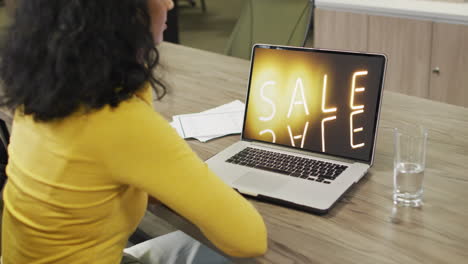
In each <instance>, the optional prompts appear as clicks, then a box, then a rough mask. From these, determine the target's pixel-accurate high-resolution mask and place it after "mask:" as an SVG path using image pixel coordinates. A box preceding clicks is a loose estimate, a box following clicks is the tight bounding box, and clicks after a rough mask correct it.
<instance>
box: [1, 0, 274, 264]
mask: <svg viewBox="0 0 468 264" xmlns="http://www.w3.org/2000/svg"><path fill="white" fill-rule="evenodd" d="M21 2H22V3H23V4H20V5H19V7H18V10H17V11H16V17H15V21H14V24H13V25H12V27H11V29H10V33H9V37H8V39H7V44H6V46H5V47H4V49H3V54H2V58H3V59H2V65H1V68H0V75H1V76H0V77H1V78H2V79H3V82H4V86H5V91H4V94H5V95H4V97H3V98H2V104H3V105H6V106H8V107H10V108H12V109H16V112H15V117H14V123H13V130H12V135H11V140H10V146H9V155H10V159H9V163H8V166H7V174H8V177H9V180H8V182H7V184H6V186H5V189H4V197H3V198H4V202H5V208H4V216H3V230H2V247H3V248H2V254H3V264H11V263H15V264H20V263H67V264H73V263H113V264H115V263H119V262H120V261H121V258H122V250H123V248H124V246H125V245H126V243H127V240H128V237H129V235H130V234H131V233H132V232H133V231H134V230H135V228H136V227H137V225H138V223H139V221H140V219H141V218H142V217H143V214H144V212H145V210H146V205H147V198H148V195H150V196H152V197H154V198H155V199H157V200H159V201H161V202H162V203H164V204H166V205H167V206H168V207H170V208H172V209H173V210H175V211H176V212H177V213H179V214H180V215H182V216H184V217H185V218H187V219H189V220H190V221H192V222H193V223H194V224H195V225H197V226H198V227H199V228H200V229H201V231H202V232H203V233H204V234H205V236H206V237H207V238H208V239H209V240H210V241H211V242H212V243H213V244H214V245H216V246H217V247H218V248H219V249H220V250H222V251H223V252H225V253H226V254H228V255H231V256H237V257H252V256H257V255H261V254H263V253H264V252H265V251H266V229H265V225H264V223H263V220H262V218H261V217H260V215H259V214H258V212H257V211H256V210H255V208H254V207H253V206H252V205H251V204H250V203H249V202H247V201H246V200H245V199H244V198H243V197H242V196H240V195H239V194H237V193H236V192H235V191H233V190H232V189H231V188H230V187H229V186H227V185H225V184H224V183H223V182H222V181H221V180H220V179H219V178H218V177H217V176H216V175H214V174H213V173H212V172H211V171H210V170H209V168H208V167H207V166H206V165H205V164H204V162H202V161H201V160H200V159H199V158H198V157H197V156H196V155H195V154H194V153H193V151H192V150H191V149H190V148H189V147H188V145H187V144H186V143H185V142H184V141H183V140H182V139H180V137H179V136H178V135H177V134H176V132H175V131H174V130H173V129H172V128H171V127H170V126H169V124H168V123H167V122H166V121H165V120H164V118H163V117H161V115H159V114H158V113H157V112H155V111H154V110H153V106H152V101H153V100H152V93H151V89H150V88H151V87H152V88H154V90H155V91H156V94H157V95H158V98H161V97H162V96H163V95H164V94H165V88H164V86H163V85H161V83H160V82H159V81H158V80H156V78H155V77H154V76H153V72H154V70H155V69H156V66H157V65H158V51H157V50H156V49H155V48H154V44H155V43H156V44H157V43H159V42H161V41H162V33H163V31H164V29H165V27H166V25H165V20H166V13H167V10H169V9H170V8H172V5H173V3H172V1H171V0H119V1H115V0H99V1H96V0H67V1H63V0H27V1H21ZM178 237H180V236H179V235H175V236H172V237H171V239H170V240H171V243H172V244H174V240H175V241H177V239H179V238H178ZM181 243H184V242H181ZM161 248H165V247H161ZM140 253H141V252H140ZM160 253H161V254H165V253H164V252H160ZM151 254H153V255H154V254H155V253H154V252H153V253H151ZM151 254H150V255H151ZM157 254H158V253H156V255H157ZM143 255H144V254H143ZM156 257H157V256H156ZM171 258H172V260H174V258H173V257H171Z"/></svg>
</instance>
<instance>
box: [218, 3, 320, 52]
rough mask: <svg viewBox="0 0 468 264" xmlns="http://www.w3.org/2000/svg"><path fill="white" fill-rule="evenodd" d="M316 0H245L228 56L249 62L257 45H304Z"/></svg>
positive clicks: (229, 45)
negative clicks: (254, 46)
mask: <svg viewBox="0 0 468 264" xmlns="http://www.w3.org/2000/svg"><path fill="white" fill-rule="evenodd" d="M313 10H314V0H245V2H244V6H243V8H242V11H241V15H240V17H239V19H238V20H237V23H236V25H235V27H234V30H233V31H232V34H231V37H230V39H229V41H228V44H227V46H226V50H225V54H226V55H229V56H234V57H239V58H244V59H250V55H251V54H250V53H251V49H252V46H253V45H254V44H255V43H265V44H275V45H288V46H304V45H305V42H306V41H307V37H308V35H309V33H310V29H311V28H312V23H313V13H314V12H313Z"/></svg>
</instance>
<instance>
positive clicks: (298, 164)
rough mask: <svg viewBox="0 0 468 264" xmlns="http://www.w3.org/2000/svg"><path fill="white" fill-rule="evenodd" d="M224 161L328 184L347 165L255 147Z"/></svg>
mask: <svg viewBox="0 0 468 264" xmlns="http://www.w3.org/2000/svg"><path fill="white" fill-rule="evenodd" d="M226 162H229V163H233V164H238V165H242V166H247V167H254V168H256V169H262V170H267V171H272V172H276V173H280V174H284V175H288V176H292V177H298V178H302V179H307V180H311V181H317V182H323V183H325V184H330V183H331V181H333V180H334V179H336V177H338V176H339V175H340V174H341V173H342V172H343V171H344V170H345V169H346V168H347V167H348V166H344V165H339V164H334V163H331V162H326V161H319V160H314V159H308V158H302V157H297V156H293V155H288V154H282V153H277V152H272V151H268V150H263V149H256V148H245V149H243V150H242V151H241V152H239V153H237V154H235V155H234V156H232V157H230V158H229V159H227V160H226Z"/></svg>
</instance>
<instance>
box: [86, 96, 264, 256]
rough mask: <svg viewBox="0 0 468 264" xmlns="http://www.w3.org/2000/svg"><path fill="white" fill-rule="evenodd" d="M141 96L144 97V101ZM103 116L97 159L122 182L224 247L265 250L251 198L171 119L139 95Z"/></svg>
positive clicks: (246, 252) (234, 252)
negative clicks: (214, 167) (217, 172)
mask: <svg viewBox="0 0 468 264" xmlns="http://www.w3.org/2000/svg"><path fill="white" fill-rule="evenodd" d="M138 101H140V102H138ZM98 120H102V122H100V123H99V124H96V126H97V127H99V129H98V130H99V133H94V136H95V142H94V143H93V144H95V148H96V149H97V151H96V153H97V155H98V157H97V158H99V159H102V160H103V162H104V164H105V165H106V166H107V167H108V170H109V171H110V173H111V174H112V175H113V177H115V179H116V180H117V181H119V182H121V183H124V184H129V185H133V186H136V187H138V188H140V189H142V190H144V191H146V192H147V193H149V194H150V195H151V196H153V197H155V198H156V199H158V200H160V201H161V202H162V203H164V204H165V205H167V206H168V207H169V208H171V209H172V210H174V211H175V212H177V213H178V214H180V215H182V216H183V217H185V218H186V219H188V220H189V221H191V222H192V223H194V224H195V225H196V226H198V227H199V228H200V230H201V231H202V232H203V233H204V234H205V236H206V237H207V238H208V239H209V240H210V241H211V242H212V243H213V244H214V245H216V246H217V247H218V248H219V249H220V250H222V251H223V252H225V253H226V254H228V255H231V256H236V257H252V256H258V255H262V254H264V253H265V251H266V249H267V232H266V227H265V224H264V222H263V219H262V217H261V216H260V214H259V213H258V212H257V210H256V209H255V208H254V207H253V206H252V204H251V203H250V202H248V201H247V200H246V199H244V198H243V197H242V196H241V195H239V194H238V193H237V192H236V191H234V190H233V189H232V188H230V187H229V186H228V185H226V184H225V183H224V182H223V181H222V180H221V179H220V178H219V177H217V176H216V175H215V174H214V173H213V172H212V171H211V170H210V169H209V168H208V166H207V165H206V164H205V163H204V162H203V161H202V160H200V158H199V157H198V156H197V155H196V154H195V153H194V152H193V151H192V150H191V148H190V147H189V146H188V145H187V144H186V142H185V141H184V140H183V139H181V138H180V137H179V136H178V135H177V133H176V132H175V130H174V129H173V128H172V127H171V126H170V125H169V124H168V122H167V121H166V120H165V119H164V118H163V117H162V116H160V115H159V114H158V113H156V112H155V111H154V110H153V109H152V108H151V107H150V106H148V105H147V104H144V103H143V102H141V100H139V99H138V98H133V99H131V100H129V101H128V102H123V103H121V105H119V107H118V108H117V109H115V110H114V111H109V113H107V114H103V116H101V117H100V118H99V119H98Z"/></svg>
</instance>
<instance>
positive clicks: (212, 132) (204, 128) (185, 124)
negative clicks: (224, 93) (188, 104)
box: [171, 100, 245, 142]
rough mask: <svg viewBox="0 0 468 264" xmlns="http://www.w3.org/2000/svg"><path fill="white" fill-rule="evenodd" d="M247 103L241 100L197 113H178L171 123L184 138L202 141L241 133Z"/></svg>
mask: <svg viewBox="0 0 468 264" xmlns="http://www.w3.org/2000/svg"><path fill="white" fill-rule="evenodd" d="M244 109H245V105H244V103H242V102H241V101H239V100H236V101H233V102H231V103H228V104H225V105H222V106H218V107H215V108H212V109H209V110H207V111H203V112H200V113H196V114H186V115H176V116H174V117H173V122H172V123H171V125H172V127H174V128H175V129H176V131H177V133H178V134H179V135H180V136H181V137H183V138H196V139H198V140H199V141H201V142H206V141H208V140H210V139H213V138H217V137H222V136H225V135H230V134H237V133H240V132H241V130H242V121H243V119H244Z"/></svg>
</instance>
